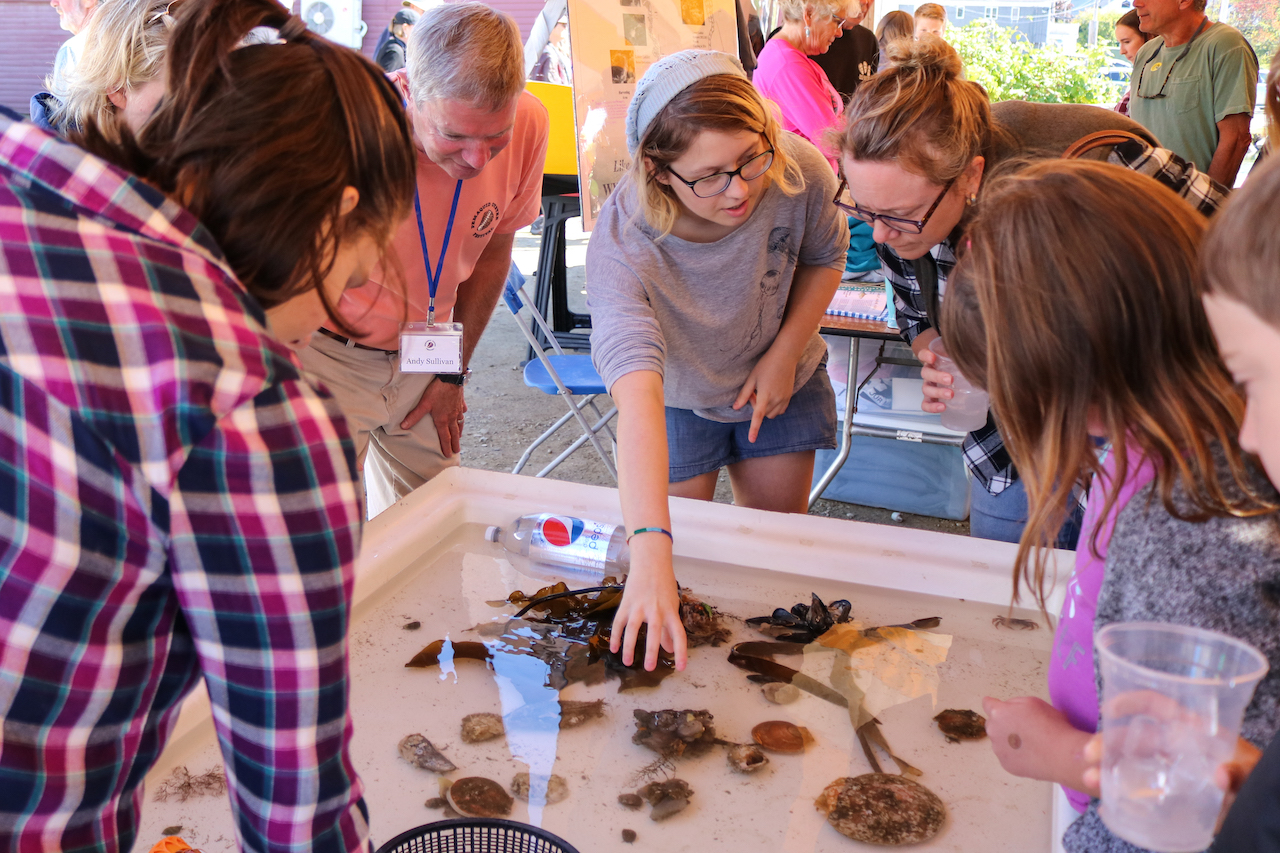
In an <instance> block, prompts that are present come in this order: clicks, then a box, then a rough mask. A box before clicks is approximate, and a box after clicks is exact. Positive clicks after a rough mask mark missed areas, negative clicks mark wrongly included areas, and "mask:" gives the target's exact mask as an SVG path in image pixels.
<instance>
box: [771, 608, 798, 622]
mask: <svg viewBox="0 0 1280 853" xmlns="http://www.w3.org/2000/svg"><path fill="white" fill-rule="evenodd" d="M773 624H775V625H779V624H781V625H799V624H800V618H799V617H797V616H795V615H793V614H792V613H791V611H790V610H783V609H782V608H781V607H779V608H778V609H777V610H775V611H773Z"/></svg>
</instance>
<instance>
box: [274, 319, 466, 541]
mask: <svg viewBox="0 0 1280 853" xmlns="http://www.w3.org/2000/svg"><path fill="white" fill-rule="evenodd" d="M298 357H299V359H300V360H301V361H302V366H303V368H304V369H305V370H306V371H307V373H309V374H311V375H312V376H314V377H315V378H316V379H318V380H319V381H320V382H321V383H322V384H323V385H324V386H325V387H326V388H328V389H329V392H330V393H331V394H333V396H334V398H335V399H337V401H338V405H339V406H341V407H342V412H343V414H345V415H346V416H347V423H348V424H349V425H350V428H351V432H352V437H353V438H354V439H355V443H356V464H357V465H358V466H359V467H360V469H361V470H362V471H363V472H364V487H365V495H366V498H367V503H368V513H369V518H373V517H374V516H375V515H377V514H378V513H380V512H382V511H383V510H384V509H386V508H388V507H389V506H391V505H392V504H394V503H395V502H396V501H398V500H400V498H402V497H404V496H405V495H407V494H409V493H410V492H412V491H413V490H414V489H416V488H418V486H421V485H422V484H423V483H425V482H427V480H430V479H431V478H432V477H434V476H435V475H436V474H439V473H440V472H441V471H443V470H444V469H445V468H451V467H453V466H455V465H457V464H458V457H457V456H453V457H445V456H444V454H442V453H441V452H440V436H439V434H438V433H437V432H436V426H435V422H434V421H432V420H431V416H430V415H426V416H424V417H423V418H422V419H421V420H419V421H418V422H417V423H416V424H414V425H413V428H412V429H401V428H400V423H401V421H403V420H404V418H405V416H406V415H407V414H409V411H410V410H411V409H413V407H414V406H416V405H418V401H419V400H420V399H422V393H423V391H425V390H426V388H427V385H429V384H430V383H431V382H432V381H434V380H435V374H431V373H401V372H400V356H399V354H397V353H384V352H374V351H372V350H367V349H358V348H356V347H348V346H343V345H342V344H340V343H338V342H337V341H335V340H334V339H333V338H330V337H328V336H326V335H322V334H320V333H319V332H316V333H315V334H314V335H312V336H311V346H309V347H308V348H307V349H305V350H303V351H302V352H301V353H299V354H298Z"/></svg>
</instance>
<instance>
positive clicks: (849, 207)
mask: <svg viewBox="0 0 1280 853" xmlns="http://www.w3.org/2000/svg"><path fill="white" fill-rule="evenodd" d="M955 182H956V179H955V178H952V179H951V180H949V181H947V185H946V186H944V187H943V188H942V192H940V193H938V197H937V198H935V199H934V200H933V204H931V205H929V209H928V210H927V211H925V214H924V219H905V218H903V217H901V216H885V215H884V214H883V213H872V212H871V211H870V210H867V209H866V208H864V207H859V206H858V203H857V202H856V201H854V200H853V196H851V195H849V182H848V181H847V180H845V179H844V178H841V179H840V186H839V187H838V188H836V197H835V198H833V199H832V200H831V201H832V203H834V204H835V206H836V207H838V208H840V209H841V210H843V211H844V212H845V213H847V214H849V215H850V216H852V217H853V218H854V219H861V220H862V221H863V222H866V223H867V224H869V225H871V226H872V227H874V226H875V224H876V221H877V220H879V221H880V222H883V223H884V224H885V226H886V227H888V228H892V229H893V230H894V231H900V232H902V233H903V234H919V233H920V232H921V231H923V230H924V227H925V226H926V225H928V224H929V218H930V217H931V216H933V212H934V211H935V210H937V209H938V205H940V204H942V200H943V199H944V198H945V197H946V195H947V193H948V192H949V191H950V190H951V186H952V184H954V183H955Z"/></svg>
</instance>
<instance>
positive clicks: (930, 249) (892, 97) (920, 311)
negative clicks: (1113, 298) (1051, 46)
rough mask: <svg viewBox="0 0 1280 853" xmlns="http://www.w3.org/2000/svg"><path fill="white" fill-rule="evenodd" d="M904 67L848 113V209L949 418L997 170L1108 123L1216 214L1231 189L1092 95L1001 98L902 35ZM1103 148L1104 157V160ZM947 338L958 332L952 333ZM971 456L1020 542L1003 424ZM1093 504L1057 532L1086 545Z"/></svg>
mask: <svg viewBox="0 0 1280 853" xmlns="http://www.w3.org/2000/svg"><path fill="white" fill-rule="evenodd" d="M888 52H889V54H890V60H891V61H890V64H889V67H887V68H886V69H885V70H884V71H882V72H880V73H879V74H877V75H876V76H875V77H873V78H871V79H870V80H868V81H867V82H866V83H864V84H863V85H862V86H861V87H860V88H859V89H858V91H857V92H855V93H854V94H853V97H852V98H850V99H849V104H848V105H847V107H846V109H845V124H844V128H843V129H842V130H841V131H840V134H839V138H838V140H837V146H836V147H837V148H838V153H839V160H840V172H841V176H842V180H841V185H840V193H839V198H837V199H836V204H837V206H839V207H840V208H841V209H842V210H844V211H845V212H847V213H848V214H849V215H850V216H852V217H854V218H855V219H861V220H862V221H863V222H868V223H870V224H871V225H872V227H873V230H874V236H875V242H876V251H877V252H878V254H879V255H880V261H881V269H882V271H883V272H884V274H885V278H886V280H888V281H889V282H890V283H891V284H892V285H893V289H894V297H895V299H894V301H895V304H896V308H897V316H898V322H899V325H901V327H902V333H903V337H904V338H906V340H907V341H908V342H909V343H910V344H911V349H912V351H913V352H914V353H915V356H916V358H918V359H919V360H920V361H921V362H922V363H923V364H924V369H923V371H922V376H923V378H924V381H925V385H924V397H925V401H924V403H923V409H924V410H925V411H927V412H932V413H941V412H942V411H943V410H945V408H946V405H947V401H948V400H949V399H951V397H952V391H951V387H950V386H951V380H952V377H951V376H950V375H949V374H947V373H943V372H941V371H939V370H935V369H934V367H933V365H934V363H935V361H936V358H937V357H936V355H935V354H934V353H933V352H932V351H931V350H930V349H929V343H930V342H931V341H933V340H934V339H935V338H937V337H938V336H939V331H940V330H939V323H938V306H939V304H940V300H942V299H943V298H945V295H946V289H947V278H948V276H949V275H950V273H951V270H952V268H953V267H954V266H955V263H956V256H957V254H958V252H959V251H960V250H961V247H962V246H963V245H964V239H965V229H966V227H967V224H968V220H969V214H970V210H971V207H972V205H974V204H975V203H976V202H978V201H979V199H980V196H981V190H982V186H983V179H984V176H986V175H988V174H990V173H991V172H992V171H993V170H994V169H996V168H998V167H1001V166H1004V167H1009V166H1011V165H1013V164H1015V163H1016V162H1018V161H1021V160H1023V159H1028V158H1031V159H1034V158H1046V157H1047V158H1055V157H1060V156H1062V154H1063V153H1064V152H1065V151H1066V150H1067V148H1069V147H1070V146H1071V145H1072V143H1074V142H1076V141H1077V140H1079V139H1080V138H1082V137H1084V136H1085V135H1087V134H1090V133H1092V132H1094V131H1101V130H1116V129H1118V130H1125V131H1128V132H1130V133H1133V134H1136V135H1137V136H1138V137H1145V140H1146V141H1144V140H1143V139H1132V140H1130V141H1127V142H1124V143H1122V144H1120V145H1116V146H1114V147H1113V148H1112V149H1111V151H1110V154H1109V155H1107V157H1108V159H1109V160H1110V162H1112V163H1115V164H1117V165H1121V166H1125V167H1127V168H1130V169H1134V170H1136V171H1140V172H1143V173H1145V174H1148V175H1151V176H1152V177H1155V178H1156V179H1157V180H1160V181H1161V182H1163V183H1166V184H1167V185H1168V186H1170V187H1171V188H1172V189H1174V190H1175V191H1177V192H1178V193H1179V194H1181V195H1182V196H1183V197H1184V198H1187V199H1188V201H1190V202H1191V203H1192V204H1193V205H1194V206H1195V207H1197V209H1199V210H1200V211H1201V212H1203V213H1209V212H1212V210H1213V209H1215V207H1216V204H1217V202H1218V201H1220V200H1221V198H1222V197H1223V192H1224V191H1223V189H1222V188H1221V187H1219V186H1217V185H1216V184H1214V183H1213V182H1212V181H1211V180H1210V179H1209V178H1208V177H1207V176H1206V175H1204V174H1202V173H1199V172H1197V171H1196V169H1195V167H1194V166H1191V165H1189V164H1187V163H1185V162H1184V161H1182V160H1181V159H1180V158H1178V157H1177V156H1176V155H1174V154H1173V153H1172V152H1170V151H1167V150H1164V149H1160V148H1155V147H1153V146H1152V145H1150V144H1148V141H1153V140H1152V138H1151V137H1150V135H1149V134H1146V132H1145V131H1143V130H1142V128H1141V126H1139V125H1137V124H1136V123H1135V122H1133V121H1132V120H1131V119H1128V118H1125V117H1124V116H1121V115H1119V114H1117V113H1116V112H1114V111H1112V110H1107V109H1103V108H1101V107H1090V106H1084V105H1080V104H1030V103H1024V102H1022V101H1006V102H1003V103H1000V104H994V105H993V104H992V103H991V102H990V100H989V99H988V97H987V93H986V90H985V89H983V88H982V87H981V86H980V85H978V84H977V83H973V82H970V81H968V80H965V79H964V76H963V68H962V65H961V62H960V57H959V56H958V55H957V54H956V52H955V49H954V48H952V47H951V46H950V45H948V44H947V43H946V42H944V41H942V40H941V39H932V38H928V39H922V40H920V41H908V40H898V41H894V42H892V43H890V44H889V45H888ZM1099 156H1100V155H1099ZM942 336H943V337H944V338H945V337H946V332H945V330H942ZM963 449H964V456H965V462H966V464H967V465H968V467H969V470H970V471H971V472H972V474H973V482H972V486H971V491H970V495H971V500H970V516H969V518H970V532H971V535H973V536H977V537H980V538H985V539H997V540H1003V541H1006V542H1017V541H1018V540H1019V539H1020V537H1021V534H1022V529H1023V527H1024V526H1025V524H1026V518H1027V501H1026V493H1025V491H1024V490H1023V488H1022V484H1021V483H1020V482H1019V480H1018V475H1017V471H1016V470H1015V468H1014V465H1013V462H1012V460H1011V458H1010V456H1009V453H1008V451H1007V450H1006V449H1005V447H1004V443H1003V441H1002V439H1001V436H1000V432H999V430H998V429H997V426H996V423H995V422H994V421H993V420H991V419H988V421H987V424H986V425H985V426H983V427H980V428H979V429H977V430H974V431H973V432H971V433H969V434H968V436H966V438H965V441H964V448H963ZM1082 515H1083V507H1082V506H1081V507H1078V508H1077V510H1076V511H1075V512H1073V513H1072V514H1071V517H1070V518H1068V520H1067V522H1066V524H1065V525H1064V526H1063V528H1062V530H1061V531H1060V532H1059V535H1058V536H1057V540H1056V544H1057V545H1058V546H1059V547H1065V548H1072V547H1075V540H1076V537H1077V535H1078V533H1079V521H1080V518H1081V517H1082Z"/></svg>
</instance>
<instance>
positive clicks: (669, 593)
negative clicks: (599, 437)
mask: <svg viewBox="0 0 1280 853" xmlns="http://www.w3.org/2000/svg"><path fill="white" fill-rule="evenodd" d="M609 394H610V395H611V396H612V397H613V402H614V404H615V405H616V406H617V407H618V494H619V497H620V499H621V501H622V518H623V524H624V525H625V527H626V529H627V532H628V534H630V533H631V532H632V531H635V530H637V529H638V528H642V527H648V528H655V527H656V528H662V529H663V530H670V529H671V511H670V509H669V508H668V506H667V484H668V481H669V480H670V475H669V473H668V468H667V421H666V409H665V406H664V404H663V397H662V376H661V375H660V374H658V373H656V372H654V371H652V370H637V371H634V372H632V373H627V374H625V375H623V376H622V377H621V378H619V379H618V380H617V381H615V382H614V383H613V387H612V388H610V389H609ZM630 544H631V571H630V573H629V574H628V575H627V588H626V591H625V592H624V593H623V595H622V604H621V605H619V607H618V613H617V615H616V616H615V617H614V619H613V637H612V640H611V641H610V644H609V647H610V650H611V651H614V652H617V651H619V650H621V651H622V662H623V663H625V664H626V665H628V666H630V665H631V663H632V661H634V660H635V647H636V638H637V635H638V634H639V631H640V628H641V626H644V625H647V626H648V635H647V638H646V642H645V649H644V668H645V669H650V670H651V669H653V668H654V667H655V666H657V665H658V646H659V645H661V646H662V648H664V649H666V650H667V651H668V652H670V653H671V654H672V655H674V656H675V661H676V669H684V667H685V663H686V661H687V659H688V653H687V646H686V638H685V633H684V626H683V625H682V624H681V622H680V592H679V590H678V588H677V587H676V574H675V569H674V568H673V566H672V564H671V547H672V541H671V539H669V538H667V537H666V536H664V535H663V534H661V533H654V532H650V533H641V534H639V535H637V536H634V537H632V539H631V543H630Z"/></svg>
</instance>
